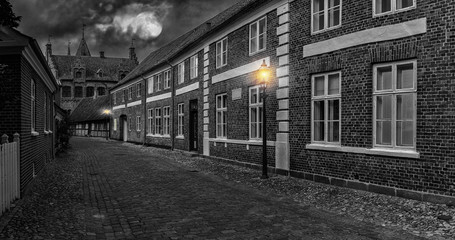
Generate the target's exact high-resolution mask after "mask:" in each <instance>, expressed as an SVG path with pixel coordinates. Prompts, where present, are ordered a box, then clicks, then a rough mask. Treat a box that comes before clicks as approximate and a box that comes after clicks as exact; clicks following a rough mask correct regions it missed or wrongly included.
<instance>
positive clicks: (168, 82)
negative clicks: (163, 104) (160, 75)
mask: <svg viewBox="0 0 455 240" xmlns="http://www.w3.org/2000/svg"><path fill="white" fill-rule="evenodd" d="M168 88H171V70H166V71H164V89H168Z"/></svg>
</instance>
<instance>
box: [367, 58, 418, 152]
mask: <svg viewBox="0 0 455 240" xmlns="http://www.w3.org/2000/svg"><path fill="white" fill-rule="evenodd" d="M416 69H417V62H416V61H405V62H397V63H388V64H378V65H375V66H374V69H373V74H374V76H373V83H374V87H373V88H374V92H373V114H374V116H373V120H374V130H373V135H374V137H373V143H374V146H375V147H387V148H415V138H416V118H417V117H416V112H417V93H416V90H417V86H416V85H417V70H416Z"/></svg>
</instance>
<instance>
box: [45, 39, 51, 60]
mask: <svg viewBox="0 0 455 240" xmlns="http://www.w3.org/2000/svg"><path fill="white" fill-rule="evenodd" d="M51 56H52V44H51V35H49V39H48V41H47V44H46V61H47V63H49V60H50V58H51Z"/></svg>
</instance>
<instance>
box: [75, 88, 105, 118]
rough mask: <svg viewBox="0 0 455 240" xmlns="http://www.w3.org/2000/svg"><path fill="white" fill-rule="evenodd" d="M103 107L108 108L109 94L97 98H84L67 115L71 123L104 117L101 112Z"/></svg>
mask: <svg viewBox="0 0 455 240" xmlns="http://www.w3.org/2000/svg"><path fill="white" fill-rule="evenodd" d="M105 109H110V103H109V95H106V96H101V97H98V98H95V99H93V98H84V99H82V100H81V102H80V103H79V105H77V107H76V108H75V109H74V111H73V112H72V113H71V115H70V117H69V121H70V122H71V123H77V122H89V121H98V120H104V119H106V115H105V114H103V111H104V110H105Z"/></svg>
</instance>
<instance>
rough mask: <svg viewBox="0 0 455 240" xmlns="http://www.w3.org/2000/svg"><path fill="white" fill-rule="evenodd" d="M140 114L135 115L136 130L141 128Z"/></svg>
mask: <svg viewBox="0 0 455 240" xmlns="http://www.w3.org/2000/svg"><path fill="white" fill-rule="evenodd" d="M141 125H142V124H141V116H136V131H138V132H140V131H141V129H142V126H141Z"/></svg>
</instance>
